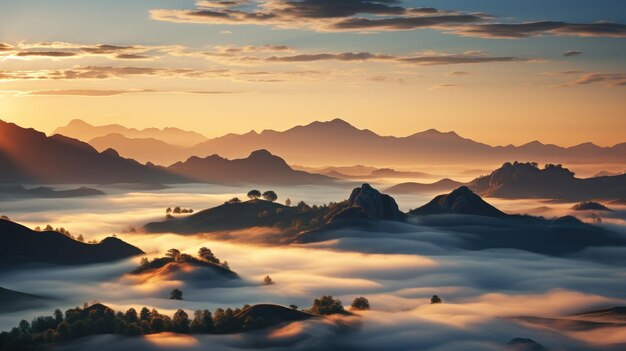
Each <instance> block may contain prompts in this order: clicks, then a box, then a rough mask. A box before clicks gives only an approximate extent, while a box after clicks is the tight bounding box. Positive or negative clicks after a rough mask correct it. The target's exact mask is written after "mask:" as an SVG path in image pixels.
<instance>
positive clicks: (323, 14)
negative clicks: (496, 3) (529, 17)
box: [150, 0, 490, 31]
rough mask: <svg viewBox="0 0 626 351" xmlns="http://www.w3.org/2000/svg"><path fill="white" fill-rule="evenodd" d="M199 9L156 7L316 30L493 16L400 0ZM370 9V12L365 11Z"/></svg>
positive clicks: (193, 19)
mask: <svg viewBox="0 0 626 351" xmlns="http://www.w3.org/2000/svg"><path fill="white" fill-rule="evenodd" d="M196 5H197V8H196V9H193V10H176V9H154V10H151V11H150V16H151V18H153V19H155V20H159V21H168V22H178V23H205V24H232V25H240V24H257V25H267V26H272V27H277V28H292V29H303V28H304V29H310V30H316V31H371V30H408V29H416V28H425V27H430V26H435V25H443V24H459V23H471V22H480V21H483V20H485V19H487V18H490V16H488V15H485V14H475V13H457V12H451V11H441V10H437V9H435V8H430V7H428V8H409V7H404V6H402V1H399V0H342V1H329V0H300V1H294V0H270V1H266V2H263V3H256V6H254V7H253V8H251V9H250V8H248V9H247V10H246V9H243V8H241V5H242V3H241V2H235V3H234V4H233V5H232V6H229V5H228V4H227V2H219V5H217V6H216V3H214V2H207V1H199V2H197V3H196ZM361 15H368V16H370V17H359V16H361Z"/></svg>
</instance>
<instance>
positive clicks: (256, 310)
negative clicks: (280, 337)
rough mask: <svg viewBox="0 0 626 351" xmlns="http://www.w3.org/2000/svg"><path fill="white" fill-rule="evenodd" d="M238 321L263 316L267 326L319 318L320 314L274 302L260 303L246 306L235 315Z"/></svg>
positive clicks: (242, 321)
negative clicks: (273, 303)
mask: <svg viewBox="0 0 626 351" xmlns="http://www.w3.org/2000/svg"><path fill="white" fill-rule="evenodd" d="M235 318H236V319H237V321H238V323H241V324H242V325H243V323H244V322H245V321H246V319H248V318H252V319H253V320H256V319H259V318H262V319H263V321H264V323H265V325H266V326H275V325H279V324H283V323H289V322H297V321H303V320H307V319H310V318H318V316H316V315H313V314H310V313H307V312H303V311H298V310H294V309H291V308H287V307H283V306H280V305H272V304H258V305H254V306H250V307H247V308H244V309H243V310H241V312H239V313H238V314H236V315H235Z"/></svg>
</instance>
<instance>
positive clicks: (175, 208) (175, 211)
mask: <svg viewBox="0 0 626 351" xmlns="http://www.w3.org/2000/svg"><path fill="white" fill-rule="evenodd" d="M180 211H181V209H180V207H178V206H176V207H174V213H176V214H180Z"/></svg>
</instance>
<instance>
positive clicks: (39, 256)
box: [0, 219, 144, 269]
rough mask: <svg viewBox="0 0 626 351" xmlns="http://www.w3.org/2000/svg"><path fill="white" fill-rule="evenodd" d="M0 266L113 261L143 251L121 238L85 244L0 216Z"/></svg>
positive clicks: (110, 238)
mask: <svg viewBox="0 0 626 351" xmlns="http://www.w3.org/2000/svg"><path fill="white" fill-rule="evenodd" d="M0 246H1V247H2V248H4V253H3V254H2V255H0V269H3V268H9V267H12V266H17V265H20V264H30V263H44V264H61V265H79V264H91V263H100V262H110V261H116V260H120V259H123V258H129V257H132V256H136V255H140V254H143V253H144V252H143V251H141V250H140V249H138V248H137V247H135V246H132V245H130V244H127V243H125V242H124V241H122V240H120V239H117V238H114V237H108V238H106V239H104V240H102V241H101V242H100V243H98V244H85V243H82V242H79V241H76V240H74V239H71V238H69V237H67V236H65V235H63V234H61V233H57V232H52V231H47V232H36V231H33V230H30V229H28V228H26V227H24V226H22V225H19V224H17V223H14V222H11V221H7V220H3V219H0Z"/></svg>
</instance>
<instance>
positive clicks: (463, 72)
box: [448, 71, 469, 77]
mask: <svg viewBox="0 0 626 351" xmlns="http://www.w3.org/2000/svg"><path fill="white" fill-rule="evenodd" d="M448 75H449V76H452V77H463V76H469V72H465V71H454V72H448Z"/></svg>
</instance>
